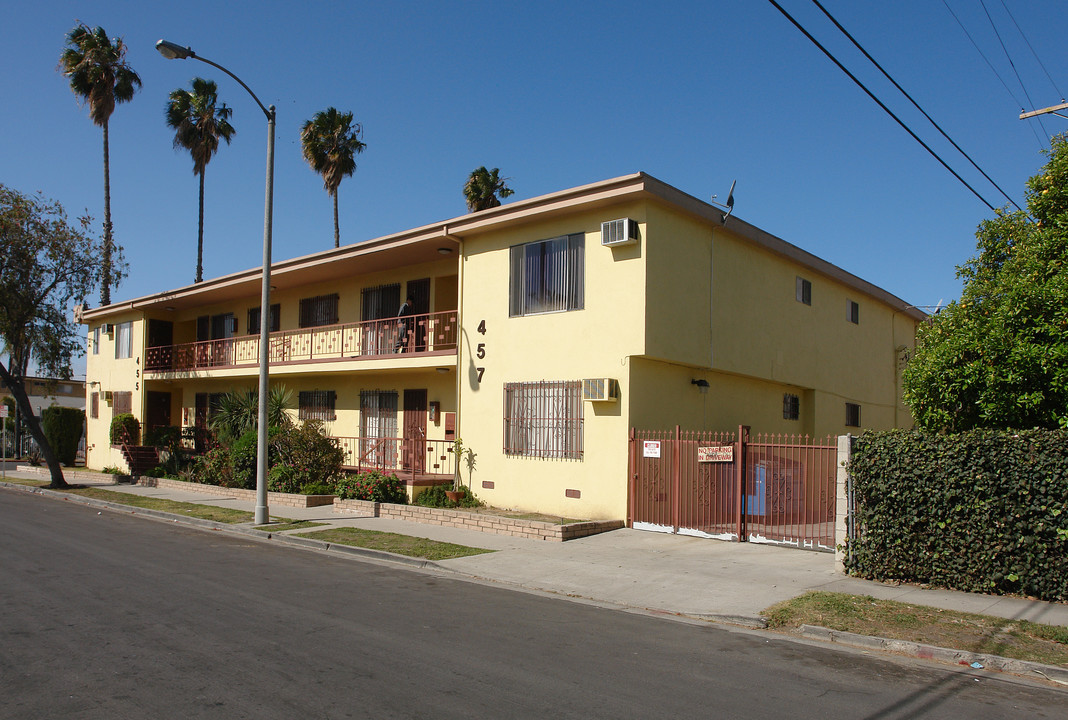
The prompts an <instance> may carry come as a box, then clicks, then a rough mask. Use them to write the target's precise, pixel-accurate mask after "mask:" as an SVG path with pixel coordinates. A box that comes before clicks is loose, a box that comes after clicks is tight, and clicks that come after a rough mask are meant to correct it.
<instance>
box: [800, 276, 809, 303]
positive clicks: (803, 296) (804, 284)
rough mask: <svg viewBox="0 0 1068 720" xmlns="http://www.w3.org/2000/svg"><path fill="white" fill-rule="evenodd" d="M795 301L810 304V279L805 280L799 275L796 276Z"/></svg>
mask: <svg viewBox="0 0 1068 720" xmlns="http://www.w3.org/2000/svg"><path fill="white" fill-rule="evenodd" d="M797 302H799V303H804V304H806V305H811V304H812V281H811V280H806V279H805V278H803V277H801V276H800V275H799V276H798V277H797Z"/></svg>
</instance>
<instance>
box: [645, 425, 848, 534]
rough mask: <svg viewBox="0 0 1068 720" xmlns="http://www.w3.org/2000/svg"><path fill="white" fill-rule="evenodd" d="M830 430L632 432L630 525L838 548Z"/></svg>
mask: <svg viewBox="0 0 1068 720" xmlns="http://www.w3.org/2000/svg"><path fill="white" fill-rule="evenodd" d="M837 452H838V447H837V441H836V439H835V438H834V437H833V436H828V437H827V438H822V439H815V438H814V439H810V438H809V437H808V436H807V435H804V436H802V435H768V434H757V435H753V436H750V434H749V428H747V427H745V426H740V427H739V428H738V431H737V432H736V433H729V432H690V431H687V432H683V431H681V430H680V429H679V427H678V426H676V427H675V429H674V431H670V430H669V431H648V430H635V429H632V430H631V432H630V490H629V504H628V516H629V517H628V521H629V525H630V526H631V527H633V528H636V529H639V530H652V531H656V532H668V533H677V534H679V535H694V536H697V537H708V538H715V539H719V540H733V541H738V542H745V541H748V542H759V543H770V544H775V545H786V546H792V547H798V548H804V549H809V550H821V551H827V552H833V551H834V530H835V527H834V526H835V517H834V512H835V500H836V487H835V479H836V478H835V474H836V470H837V468H836V462H837Z"/></svg>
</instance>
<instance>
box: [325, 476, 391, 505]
mask: <svg viewBox="0 0 1068 720" xmlns="http://www.w3.org/2000/svg"><path fill="white" fill-rule="evenodd" d="M336 487H337V490H336V493H337V496H338V497H339V498H341V499H342V500H371V501H373V502H387V503H397V504H400V505H404V504H407V502H408V494H407V492H405V489H404V483H403V482H401V480H400V478H398V477H397V476H396V475H394V474H393V473H390V474H389V475H384V474H382V472H381V471H379V470H371V471H369V472H363V473H360V474H359V475H347V476H345V477H343V478H341V479H340V480H338V482H337V486H336Z"/></svg>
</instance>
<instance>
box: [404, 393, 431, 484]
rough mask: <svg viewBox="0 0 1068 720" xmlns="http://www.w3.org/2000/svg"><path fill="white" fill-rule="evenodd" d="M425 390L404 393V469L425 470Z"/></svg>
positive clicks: (418, 471)
mask: <svg viewBox="0 0 1068 720" xmlns="http://www.w3.org/2000/svg"><path fill="white" fill-rule="evenodd" d="M425 441H426V390H425V389H423V390H405V391H404V465H403V467H404V469H405V470H411V471H413V472H417V473H421V472H423V471H424V470H425V469H426V442H425Z"/></svg>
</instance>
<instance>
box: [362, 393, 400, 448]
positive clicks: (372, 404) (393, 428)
mask: <svg viewBox="0 0 1068 720" xmlns="http://www.w3.org/2000/svg"><path fill="white" fill-rule="evenodd" d="M360 455H361V460H362V461H363V462H365V463H370V464H377V465H382V466H385V467H392V466H394V465H395V464H396V462H397V391H396V390H361V391H360Z"/></svg>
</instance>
